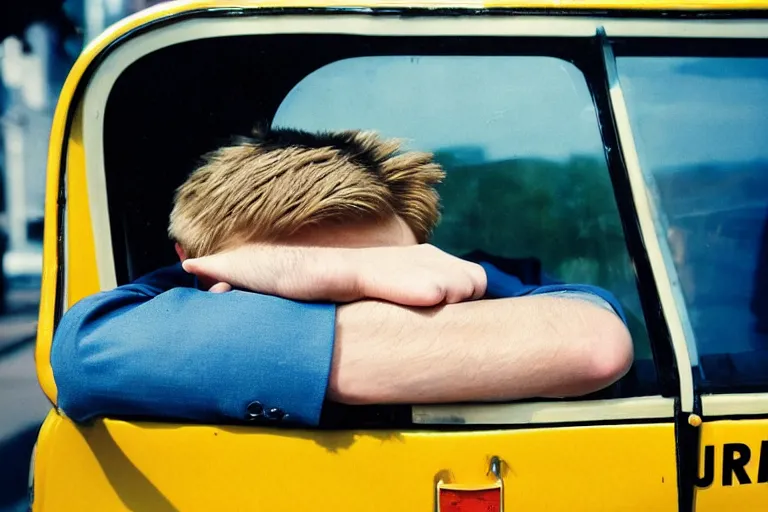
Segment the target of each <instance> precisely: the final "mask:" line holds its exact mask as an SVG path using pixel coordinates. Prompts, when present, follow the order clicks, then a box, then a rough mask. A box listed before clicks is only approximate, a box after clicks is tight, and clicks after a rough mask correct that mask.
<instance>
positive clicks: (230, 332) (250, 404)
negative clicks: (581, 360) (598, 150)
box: [51, 261, 624, 426]
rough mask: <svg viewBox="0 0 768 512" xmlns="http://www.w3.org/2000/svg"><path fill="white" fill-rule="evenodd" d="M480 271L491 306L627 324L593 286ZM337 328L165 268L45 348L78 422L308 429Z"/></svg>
mask: <svg viewBox="0 0 768 512" xmlns="http://www.w3.org/2000/svg"><path fill="white" fill-rule="evenodd" d="M480 264H481V265H482V266H483V268H484V269H485V271H486V274H487V276H488V288H487V290H488V292H487V296H488V297H489V298H500V297H518V296H522V295H533V294H542V293H558V294H570V295H571V296H578V297H579V298H582V299H587V300H593V301H595V302H598V303H600V304H602V305H604V306H606V307H610V308H612V309H613V310H614V311H615V312H616V313H617V314H618V315H619V316H621V318H622V319H624V315H623V313H622V310H621V307H620V306H619V304H618V302H617V301H616V299H615V298H614V297H613V296H612V295H611V294H610V293H608V292H606V291H604V290H602V289H600V288H597V287H594V286H588V285H564V284H557V283H550V284H543V283H546V282H547V281H546V279H545V278H543V277H542V278H541V279H538V278H534V279H533V280H531V279H526V278H525V277H524V276H523V277H522V278H521V277H519V276H515V275H510V274H507V273H504V272H502V271H501V270H500V269H499V268H498V267H497V266H496V265H493V264H491V263H489V262H487V261H483V262H480ZM518 274H520V273H519V272H518ZM530 281H534V283H531V282H530ZM535 281H539V282H540V284H535ZM335 321H336V306H335V305H334V304H328V303H304V302H297V301H292V300H287V299H282V298H278V297H273V296H268V295H261V294H257V293H251V292H245V291H238V290H234V291H231V292H227V293H221V294H214V293H209V292H206V291H203V290H199V289H198V288H197V282H196V279H195V278H194V276H191V275H190V274H187V273H186V272H184V270H183V269H182V268H181V265H175V266H172V267H167V268H163V269H160V270H158V271H155V272H153V273H151V274H149V275H147V276H144V277H142V278H140V279H138V280H136V281H134V282H133V283H131V284H127V285H124V286H120V287H118V288H116V289H114V290H111V291H106V292H101V293H98V294H95V295H92V296H90V297H87V298H85V299H83V300H81V301H79V302H78V303H77V304H75V305H74V306H73V307H72V308H71V309H70V310H69V311H67V313H66V314H65V315H64V316H63V317H62V319H61V322H60V324H59V326H58V328H57V330H56V334H55V336H54V341H53V347H52V350H51V365H52V367H53V371H54V376H55V378H56V383H57V387H58V405H59V407H60V409H61V410H62V411H63V412H64V413H65V414H66V415H67V416H69V417H70V418H72V419H73V420H75V421H79V422H81V421H87V420H89V419H91V418H94V417H98V416H109V417H132V418H137V417H138V418H141V417H144V418H150V417H151V418H155V419H169V420H178V421H185V422H200V423H214V424H215V423H232V422H238V421H247V420H251V419H256V418H261V419H275V420H282V419H284V420H288V421H290V422H291V423H293V424H300V425H307V426H314V425H317V424H318V422H319V419H320V413H321V410H322V407H323V402H324V400H325V393H326V387H327V385H328V376H329V373H330V365H331V357H332V353H333V342H334V334H335Z"/></svg>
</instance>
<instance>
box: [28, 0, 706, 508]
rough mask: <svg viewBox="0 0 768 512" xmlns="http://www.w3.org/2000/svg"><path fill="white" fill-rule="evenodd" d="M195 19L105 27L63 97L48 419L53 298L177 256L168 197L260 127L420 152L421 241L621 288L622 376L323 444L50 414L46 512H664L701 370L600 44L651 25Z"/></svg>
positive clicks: (50, 237)
mask: <svg viewBox="0 0 768 512" xmlns="http://www.w3.org/2000/svg"><path fill="white" fill-rule="evenodd" d="M200 5H201V4H200V3H199V2H198V3H197V4H195V6H196V7H195V8H194V9H192V8H191V7H189V6H186V5H184V4H175V5H172V6H169V7H166V8H163V9H156V10H154V11H151V12H148V13H145V14H144V15H143V18H142V17H141V16H139V17H136V18H133V19H131V20H129V21H127V22H125V23H123V24H121V25H120V26H118V27H116V28H114V29H113V30H112V31H111V32H110V33H109V34H107V35H105V36H104V37H103V38H102V39H101V40H100V41H98V42H97V43H96V44H95V45H94V46H93V47H92V49H91V51H90V53H88V52H86V54H84V56H83V57H81V60H80V61H79V62H78V64H77V65H76V66H75V69H74V71H73V74H72V75H71V76H70V79H69V81H68V86H65V92H64V95H63V96H62V100H61V102H60V106H59V110H58V111H57V117H56V124H55V125H54V131H53V142H52V156H51V162H52V164H51V165H52V168H51V169H49V171H50V172H49V180H50V181H49V188H48V192H49V197H48V201H49V208H53V210H52V211H48V212H47V214H50V215H47V216H48V219H49V221H48V224H47V226H46V229H47V230H48V231H47V233H46V257H47V258H48V259H47V261H48V262H51V261H54V262H56V263H57V265H58V266H59V268H60V273H59V274H56V273H55V272H50V273H48V274H47V275H46V278H45V281H44V292H43V293H44V301H43V306H42V309H41V330H40V338H39V343H38V365H39V369H38V371H39V374H40V378H41V383H42V385H43V388H44V390H45V391H46V393H47V394H48V396H49V397H50V398H51V399H52V401H53V402H54V403H55V397H56V384H55V375H54V374H53V372H52V370H51V368H50V364H49V351H50V344H51V339H52V332H53V328H54V326H55V322H56V319H57V317H58V315H59V314H60V313H61V311H60V310H58V309H57V304H58V305H60V306H61V307H60V309H61V310H65V309H66V307H67V306H68V305H71V304H73V303H74V302H76V301H77V300H79V299H80V298H82V297H84V296H86V295H88V294H91V293H95V292H98V291H101V290H108V289H111V288H113V287H114V286H116V285H119V284H123V283H126V282H128V281H130V280H131V279H134V278H136V277H138V276H140V275H142V274H144V273H146V272H147V271H149V270H151V269H153V268H156V267H158V266H160V265H162V264H165V263H169V262H171V261H172V258H173V251H172V248H171V247H168V242H167V239H166V235H165V228H166V226H165V223H166V222H167V213H168V211H167V210H168V204H169V201H170V198H171V196H172V192H173V190H174V188H175V187H176V186H177V185H178V184H179V183H180V181H181V180H183V178H184V176H185V175H186V173H187V172H188V171H189V166H190V165H191V163H192V162H194V161H195V159H196V158H197V157H198V156H199V155H200V154H202V153H203V152H205V151H207V150H209V149H212V148H213V147H215V144H216V143H217V141H220V140H221V138H222V137H226V136H228V135H230V134H231V133H232V132H237V131H245V130H248V129H249V128H250V126H251V125H252V124H253V123H254V122H255V121H257V120H259V119H267V120H268V121H269V122H271V123H273V124H276V125H281V126H285V125H288V126H294V127H298V128H303V129H309V130H317V129H339V128H370V129H376V130H378V131H380V132H382V133H384V134H386V135H392V136H399V137H406V138H407V139H408V141H409V145H411V146H412V147H414V148H418V149H424V150H429V151H433V152H434V153H435V154H436V156H437V159H438V160H439V161H440V162H441V163H442V164H443V166H444V167H445V168H446V171H447V176H448V177H447V179H446V182H445V184H444V185H443V187H442V188H441V194H442V197H443V200H444V210H445V211H444V219H443V221H442V224H441V226H440V227H439V229H438V231H437V233H435V238H434V243H436V244H437V245H438V246H441V247H443V248H445V249H446V250H448V251H451V252H454V253H457V254H462V253H464V252H470V251H471V250H475V249H480V250H484V251H486V252H490V253H493V254H496V255H499V256H502V257H507V258H520V257H530V256H534V257H535V258H536V259H537V260H538V261H539V262H540V264H541V265H542V268H543V269H544V271H545V272H546V273H548V274H550V275H552V276H554V277H559V278H562V279H565V280H569V281H580V282H589V283H594V284H598V285H601V286H604V287H606V288H608V289H610V290H611V291H612V292H614V293H615V294H616V295H617V296H618V297H619V299H620V300H621V302H622V305H623V307H624V308H625V311H626V313H627V316H628V318H629V327H630V330H631V332H632V335H633V339H634V342H635V351H636V362H635V364H634V366H633V368H632V370H631V371H630V373H629V374H628V375H627V376H626V377H625V378H624V379H622V380H621V381H620V382H619V383H617V384H616V385H614V386H612V387H611V388H609V389H607V390H605V391H604V392H601V393H597V394H595V395H593V396H588V397H584V398H582V399H578V400H559V401H558V400H550V401H542V400H530V401H524V402H520V403H509V404H464V405H444V406H414V407H388V406H380V407H364V408H363V407H355V408H348V407H338V406H333V405H331V404H329V406H328V408H327V411H326V414H325V418H324V421H323V425H322V428H321V429H317V430H291V429H276V428H262V427H243V426H227V425H180V424H168V423H162V422H156V421H152V420H151V418H150V419H147V420H146V421H126V420H120V419H115V418H101V419H99V420H97V421H95V422H93V423H92V424H88V425H76V424H74V423H73V422H71V421H70V420H69V419H67V418H66V415H65V414H64V413H62V412H61V411H52V413H51V414H50V415H49V417H48V419H47V420H46V423H45V425H44V426H43V429H42V430H41V434H40V439H39V442H38V449H37V454H36V463H35V464H36V471H35V508H34V509H35V510H46V509H53V510H63V509H71V510H96V509H97V510H130V509H141V510H212V509H229V510H250V509H274V510H340V509H341V510H348V509H349V510H360V511H362V510H381V509H385V508H386V509H394V508H396V509H401V510H424V509H428V508H429V507H437V506H442V509H448V507H451V506H460V503H459V502H461V501H462V500H465V499H466V500H469V501H471V500H472V497H473V496H475V497H476V496H477V494H476V493H477V492H483V493H489V494H487V496H498V497H497V498H493V499H497V500H499V501H498V506H499V507H501V506H502V504H503V506H504V507H505V508H506V509H507V510H570V511H577V510H584V511H587V510H588V511H596V510H605V511H614V510H638V511H646V510H677V509H678V501H679V500H680V499H681V496H684V493H683V494H681V493H680V492H679V487H680V484H681V479H680V478H679V477H678V473H679V472H680V470H681V468H679V467H678V465H677V464H676V461H677V457H678V453H676V450H677V443H676V438H678V437H679V434H678V432H679V430H680V429H679V428H676V421H677V423H678V425H677V426H678V427H679V423H680V420H681V419H684V418H688V417H689V416H690V414H693V413H694V412H695V410H696V409H695V407H696V405H695V403H694V393H693V377H692V375H693V374H692V372H691V371H690V368H691V364H690V354H689V351H688V347H687V346H686V338H685V331H684V330H683V327H681V326H683V323H684V322H683V320H681V316H680V312H679V310H678V309H677V308H676V306H677V304H678V302H675V301H676V300H677V295H676V293H677V292H676V289H675V287H674V286H673V285H672V283H673V281H671V280H670V279H668V277H669V273H670V268H671V267H667V266H665V265H664V262H665V260H663V259H660V258H661V256H660V254H661V253H662V249H663V244H662V242H661V240H662V239H661V238H660V235H659V225H658V223H657V222H656V221H655V218H654V217H653V216H652V215H651V209H650V206H651V205H652V204H651V203H650V201H649V200H648V198H647V197H646V195H645V194H646V188H647V185H646V184H645V182H644V181H642V179H638V178H642V176H639V175H638V174H637V173H636V170H637V169H636V168H633V167H632V166H631V165H628V159H627V158H626V154H625V153H626V151H627V144H628V143H627V139H626V137H623V138H620V134H621V132H622V127H624V128H626V126H625V125H623V124H622V119H623V120H624V121H626V117H627V116H626V115H624V117H623V118H622V116H621V109H620V106H617V101H616V100H617V94H618V93H620V92H621V91H620V89H617V87H616V85H617V77H616V60H615V57H614V54H613V53H612V52H613V46H612V45H613V43H612V40H611V39H610V38H618V37H630V36H632V34H635V35H636V34H637V31H638V30H640V31H641V32H642V31H643V30H644V31H646V32H648V33H650V34H654V33H655V32H654V31H655V30H658V24H657V23H656V22H655V21H653V20H627V19H624V18H620V17H617V18H615V19H610V20H608V21H606V20H605V19H600V18H596V17H589V16H565V15H563V16H540V15H517V14H515V15H512V14H511V13H505V12H501V13H497V14H496V15H493V16H490V15H488V16H486V15H477V14H476V13H474V12H472V13H470V12H469V11H466V12H465V11H461V10H459V11H450V12H448V11H440V10H435V11H430V12H424V11H411V10H392V9H388V10H386V11H372V12H368V11H360V10H356V9H350V10H329V11H327V12H325V11H317V10H312V11H308V10H300V9H297V10H295V11H274V10H258V9H243V8H242V7H237V8H235V7H232V8H228V7H227V6H226V5H223V4H222V3H217V5H216V6H215V8H214V6H213V3H211V4H210V6H208V7H209V8H206V7H200ZM405 15H408V16H405ZM692 23H695V22H692V21H690V20H678V21H670V22H669V26H668V27H667V26H666V25H665V27H667V28H665V30H667V31H671V32H675V31H677V32H679V33H685V32H686V31H687V30H690V27H691V26H698V25H692ZM609 25H610V26H609ZM607 28H610V30H607ZM625 110H626V109H625ZM625 124H626V123H625ZM617 128H618V129H617ZM625 135H626V133H625ZM57 137H58V139H57ZM56 144H63V150H62V148H57V147H56ZM59 153H61V154H59ZM57 157H61V158H57ZM60 166H64V167H60ZM60 194H61V195H63V196H65V197H66V198H67V201H66V204H63V203H62V202H57V201H56V197H57V196H59V195H60ZM57 206H58V207H60V208H62V210H61V213H62V215H61V216H60V217H57V215H56V213H57V212H56V207H57ZM57 218H58V219H59V220H60V221H61V222H57V221H56V219H57ZM676 368H681V369H682V370H681V371H679V372H678V371H677V370H676ZM707 428H709V426H707ZM685 475H686V474H685V473H684V474H683V476H685ZM497 489H501V490H503V492H499V493H498V494H494V493H496V492H497V491H496V490H497ZM473 493H475V494H473ZM483 496H486V494H483Z"/></svg>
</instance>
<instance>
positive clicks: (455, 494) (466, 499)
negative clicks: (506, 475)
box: [440, 487, 501, 512]
mask: <svg viewBox="0 0 768 512" xmlns="http://www.w3.org/2000/svg"><path fill="white" fill-rule="evenodd" d="M500 511H501V488H499V487H494V488H491V489H479V490H466V491H465V490H459V489H440V512H500Z"/></svg>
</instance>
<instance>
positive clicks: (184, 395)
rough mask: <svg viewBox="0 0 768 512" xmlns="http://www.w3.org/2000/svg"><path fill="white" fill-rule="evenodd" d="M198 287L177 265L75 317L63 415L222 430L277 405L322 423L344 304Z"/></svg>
mask: <svg viewBox="0 0 768 512" xmlns="http://www.w3.org/2000/svg"><path fill="white" fill-rule="evenodd" d="M192 284H193V277H192V276H190V275H189V274H186V273H185V272H184V271H183V270H181V268H180V266H179V265H177V266H176V267H174V268H168V269H163V270H160V271H158V272H155V273H153V274H151V275H150V276H148V277H145V278H142V279H140V280H138V281H137V282H135V283H132V284H129V285H125V286H121V287H118V288H117V289H115V290H111V291H107V292H102V293H98V294H96V295H93V296H90V297H87V298H85V299H83V300H81V301H79V302H78V303H77V304H75V305H74V306H73V307H72V308H71V309H70V310H69V311H67V313H66V314H65V315H64V316H63V317H62V319H61V322H60V324H59V326H58V328H57V330H56V334H55V337H54V341H53V347H52V350H51V365H52V367H53V371H54V376H55V378H56V384H57V387H58V400H57V402H58V405H59V407H60V408H61V409H62V410H63V411H64V413H65V414H67V415H68V416H70V417H71V418H72V419H74V420H76V421H86V420H89V419H91V418H93V417H97V416H119V417H153V418H163V419H176V420H185V421H193V422H206V423H216V422H222V421H223V422H232V421H239V420H249V419H251V416H250V415H251V413H253V412H254V411H255V412H258V408H259V407H261V408H262V409H263V413H264V415H263V416H260V417H255V418H254V419H255V420H259V421H262V420H264V421H267V418H266V416H268V415H269V414H268V413H269V410H270V409H273V408H275V409H279V411H276V413H277V416H279V415H280V412H282V413H285V414H287V415H288V416H287V418H286V419H287V420H289V421H292V422H295V423H299V424H305V425H315V424H317V422H318V421H319V417H320V412H321V408H322V403H323V401H324V399H325V394H326V389H327V381H328V375H329V372H330V365H331V357H332V350H333V337H334V325H335V312H336V311H335V310H336V308H335V306H334V305H332V304H326V303H315V304H307V303H300V302H295V301H291V300H287V299H282V298H278V297H271V296H265V295H259V294H256V293H250V292H242V291H232V292H227V293H209V292H205V291H201V290H197V289H195V288H194V287H193V286H191V285H192ZM254 402H258V403H259V404H260V405H256V406H251V407H250V408H249V406H250V405H251V404H252V403H254ZM267 423H269V421H267Z"/></svg>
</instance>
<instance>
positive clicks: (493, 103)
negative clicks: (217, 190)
mask: <svg viewBox="0 0 768 512" xmlns="http://www.w3.org/2000/svg"><path fill="white" fill-rule="evenodd" d="M274 124H275V125H276V126H281V127H294V128H301V129H307V130H335V129H351V128H362V129H374V130H377V131H378V132H380V133H381V134H383V135H384V136H391V137H398V138H401V139H405V141H406V147H408V148H412V149H419V150H427V151H432V152H434V153H435V154H436V158H437V159H438V161H439V162H440V163H441V164H442V165H443V166H444V168H445V169H446V173H447V177H446V181H445V183H444V184H443V185H442V186H441V189H440V193H441V196H442V200H443V207H444V213H443V218H442V221H441V223H440V225H439V226H438V229H437V231H436V233H435V235H434V238H433V240H432V242H433V243H434V244H436V245H437V246H439V247H441V248H443V249H444V250H447V251H449V252H451V253H454V254H457V255H462V254H466V253H469V252H471V251H473V250H482V251H485V252H487V253H491V254H493V255H495V256H501V257H507V258H526V257H535V258H537V259H539V260H540V261H541V263H542V268H543V269H544V271H545V272H546V273H547V274H548V275H550V276H552V277H554V278H558V279H561V280H563V281H567V282H581V283H591V284H596V285H600V286H602V287H604V288H606V289H608V290H611V291H612V292H613V293H614V294H616V295H617V297H618V298H619V300H620V301H621V302H622V304H623V306H624V308H625V310H626V313H627V316H628V318H629V323H630V328H631V330H632V334H633V338H634V341H635V348H636V360H637V364H636V365H635V370H634V373H633V374H632V375H633V378H634V379H635V380H636V381H638V382H640V381H642V382H644V383H645V387H644V389H645V391H639V390H640V389H641V388H643V386H641V385H639V386H625V389H626V390H627V391H626V393H627V394H632V393H634V394H642V393H645V392H648V393H651V392H656V390H655V388H654V386H655V374H654V370H653V364H652V361H651V354H650V349H649V343H648V337H647V334H646V331H645V326H644V321H643V314H642V310H641V308H640V301H639V298H638V293H637V288H636V284H635V278H634V273H633V270H632V266H631V263H630V260H629V256H628V254H627V249H626V245H625V242H624V235H623V231H622V226H621V222H620V219H619V215H618V211H617V208H616V203H615V199H614V196H613V191H612V185H611V181H610V176H609V173H608V168H607V164H606V161H605V156H604V153H603V143H602V139H601V136H600V132H599V129H598V124H597V117H596V112H595V108H594V105H593V102H592V97H591V95H590V92H589V89H588V87H587V84H586V82H585V79H584V76H583V75H582V73H581V72H580V71H579V70H578V69H577V68H576V67H575V66H574V65H572V64H570V63H569V62H566V61H563V60H560V59H556V58H551V57H475V56H428V57H410V56H387V57H362V58H354V59H348V60H342V61H338V62H335V63H333V64H330V65H328V66H325V67H323V68H321V69H319V70H317V71H315V72H314V73H312V74H311V75H309V76H308V77H306V78H305V79H304V80H302V81H301V82H300V83H299V84H298V85H297V86H296V87H295V88H294V89H293V90H292V91H291V92H290V94H289V95H288V96H287V97H286V99H285V100H284V102H283V103H282V105H280V108H279V109H278V112H277V114H276V116H275V119H274ZM638 375H641V376H638ZM630 388H631V389H632V390H631V391H630Z"/></svg>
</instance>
